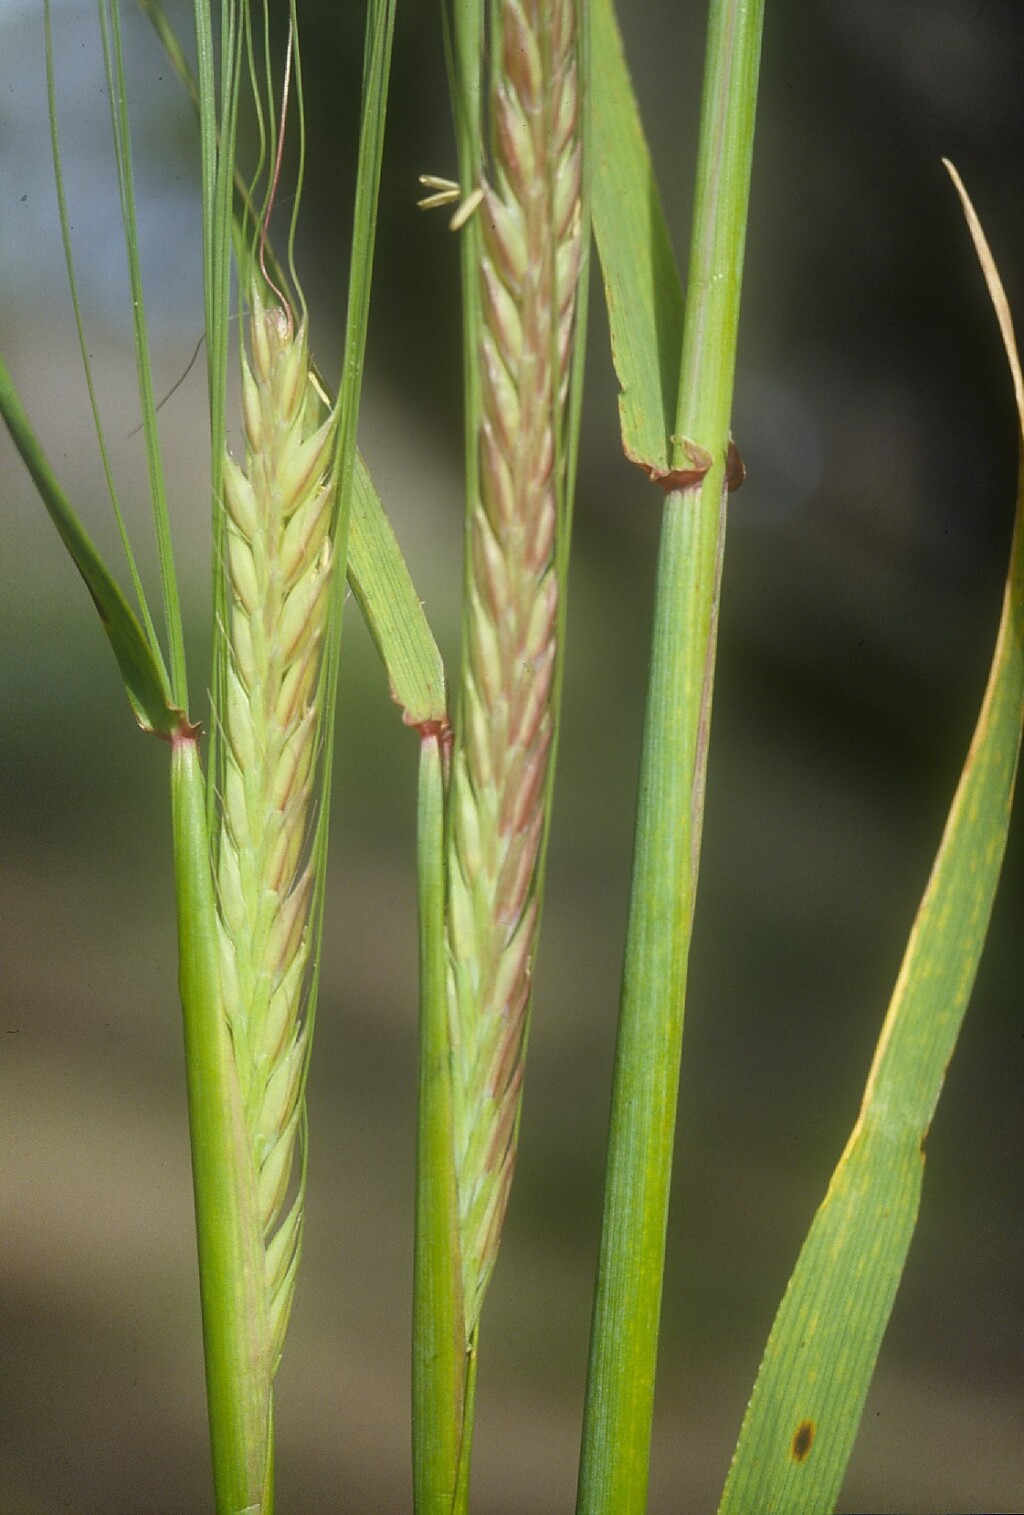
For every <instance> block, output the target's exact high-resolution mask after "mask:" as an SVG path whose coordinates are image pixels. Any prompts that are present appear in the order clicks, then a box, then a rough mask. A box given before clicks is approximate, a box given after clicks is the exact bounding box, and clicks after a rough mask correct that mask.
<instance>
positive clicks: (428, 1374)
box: [412, 732, 466, 1515]
mask: <svg viewBox="0 0 1024 1515" xmlns="http://www.w3.org/2000/svg"><path fill="white" fill-rule="evenodd" d="M443 740H444V737H443V736H442V735H441V734H438V733H433V732H431V733H424V736H423V741H422V745H421V748H420V785H419V821H418V836H417V854H418V859H419V914H420V920H419V934H420V1038H419V1041H420V1067H419V1101H418V1131H417V1141H416V1246H415V1260H414V1265H413V1359H412V1445H413V1491H414V1504H415V1509H416V1512H417V1515H451V1512H452V1509H453V1507H454V1505H455V1491H456V1484H457V1480H458V1474H459V1461H460V1456H461V1453H462V1434H463V1432H462V1426H463V1395H464V1382H465V1372H466V1352H465V1312H464V1310H463V1304H462V1287H461V1280H462V1272H461V1268H460V1266H459V1206H458V1198H457V1195H456V1187H455V1160H454V1137H453V1134H452V1080H451V1067H450V1064H449V1056H448V990H447V983H446V976H445V932H444V855H445V854H444V772H443V756H442V748H441V744H442V741H443Z"/></svg>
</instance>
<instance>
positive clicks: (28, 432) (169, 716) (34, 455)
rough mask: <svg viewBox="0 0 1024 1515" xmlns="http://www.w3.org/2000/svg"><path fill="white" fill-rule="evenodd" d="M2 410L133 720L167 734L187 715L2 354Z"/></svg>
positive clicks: (145, 727)
mask: <svg viewBox="0 0 1024 1515" xmlns="http://www.w3.org/2000/svg"><path fill="white" fill-rule="evenodd" d="M0 413H2V414H3V418H4V420H5V422H6V423H7V429H8V431H9V432H10V434H11V437H12V439H13V441H14V445H15V447H17V449H18V451H19V453H20V454H21V457H22V461H23V462H24V464H25V467H26V468H27V469H28V471H29V473H30V474H31V476H32V481H33V483H34V484H35V486H36V488H37V489H38V491H39V495H40V498H41V499H42V501H43V504H44V505H45V506H46V509H47V511H48V512H49V515H50V519H51V521H52V522H53V524H54V526H56V528H57V532H58V534H59V536H60V539H61V541H62V542H63V543H64V546H65V547H66V548H67V550H68V552H69V553H70V554H71V557H72V559H73V561H74V564H75V567H76V568H77V569H78V571H79V573H80V574H81V575H82V578H83V579H84V580H85V587H86V588H87V589H88V591H89V593H90V594H91V595H92V599H93V604H94V605H95V606H96V610H97V613H98V614H99V618H100V620H101V622H102V623H103V629H104V631H105V632H106V634H107V636H108V638H109V640H110V645H111V647H112V648H113V649H114V656H115V657H116V658H117V662H118V666H119V668H120V670H121V677H122V679H123V680H124V687H125V691H126V693H127V695H128V699H129V701H130V703H131V707H132V710H133V711H134V714H135V719H136V720H137V721H138V723H139V725H140V726H141V727H142V729H143V731H153V732H156V733H157V735H159V736H170V735H171V734H172V733H173V732H175V731H178V730H179V729H180V728H181V727H182V725H183V724H184V723H185V716H184V714H183V712H182V711H181V710H179V709H178V707H177V706H176V705H175V704H174V703H173V702H172V700H171V692H170V688H169V686H168V683H167V680H166V677H165V676H164V673H163V670H162V668H161V666H160V662H159V660H158V658H157V657H156V655H155V653H154V651H153V649H152V648H151V647H150V645H149V643H148V642H147V640H146V638H145V636H144V634H143V631H142V628H141V627H140V625H139V623H138V621H137V620H136V618H135V615H134V613H133V612H132V610H131V607H130V606H129V604H128V602H127V600H126V599H125V597H124V595H123V594H122V593H121V590H120V588H119V587H118V585H117V583H116V581H115V580H114V578H113V577H112V576H111V574H110V572H109V570H108V569H107V566H106V564H105V563H104V562H103V559H102V558H101V557H100V555H99V553H98V552H97V550H96V548H95V546H94V545H93V542H92V540H91V538H90V537H89V534H88V532H87V531H86V529H85V527H84V526H83V525H82V523H81V521H80V520H79V519H78V517H77V515H76V514H75V512H74V510H73V509H72V507H71V504H70V501H69V500H68V498H67V496H66V495H65V493H64V491H63V490H62V489H61V487H60V484H59V483H58V482H57V477H56V475H55V474H54V472H53V470H52V469H51V467H50V465H49V462H48V461H47V459H46V456H45V454H44V453H43V450H42V447H41V446H40V444H39V440H38V438H37V437H36V435H35V433H34V432H33V430H32V426H31V424H30V422H29V419H28V417H27V415H26V414H25V411H24V409H23V408H22V404H21V401H20V399H19V398H18V394H17V391H16V390H15V388H14V385H13V383H12V382H11V377H10V374H9V373H8V371H7V368H6V366H5V364H4V362H3V360H2V359H0Z"/></svg>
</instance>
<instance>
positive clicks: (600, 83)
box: [591, 0, 683, 475]
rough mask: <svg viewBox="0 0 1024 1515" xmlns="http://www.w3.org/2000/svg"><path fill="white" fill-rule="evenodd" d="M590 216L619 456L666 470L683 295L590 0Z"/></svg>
mask: <svg viewBox="0 0 1024 1515" xmlns="http://www.w3.org/2000/svg"><path fill="white" fill-rule="evenodd" d="M591 26H592V39H591V46H592V49H593V60H592V61H593V70H592V79H593V86H592V87H593V118H592V119H593V154H594V177H593V196H594V200H593V214H594V233H595V236H596V238H597V248H598V253H599V256H600V260H601V271H602V275H603V279H604V289H605V298H606V301H607V307H608V321H609V326H610V330H611V342H612V357H613V360H614V363H615V372H616V374H617V375H618V379H619V385H620V387H621V391H622V392H621V394H620V396H619V419H620V423H621V426H622V442H623V448H624V450H625V453H626V456H627V457H628V458H629V459H630V460H631V461H632V462H634V463H636V464H638V465H639V466H640V467H642V468H644V469H645V470H648V471H653V472H654V473H655V474H656V475H657V474H660V473H665V472H667V471H668V469H669V468H670V466H671V444H670V440H669V439H670V436H671V433H672V431H673V428H674V426H675V419H676V405H677V394H678V389H679V359H680V354H681V353H682V350H683V293H682V286H681V284H680V280H679V272H678V268H677V266H676V259H675V254H674V253H673V251H672V244H671V242H670V240H669V235H668V227H667V225H666V223H665V213H664V211H663V209H662V205H661V196H660V194H659V191H658V186H657V182H656V180H655V177H654V171H653V169H652V167H651V158H650V153H649V152H648V149H647V142H646V140H645V138H644V132H643V127H642V125H641V122H640V114H639V111H638V109H637V103H636V98H635V96H634V94H633V88H632V85H631V83H630V79H629V73H628V70H627V67H626V60H625V56H624V53H623V49H622V38H621V36H620V35H619V29H618V23H617V21H616V19H615V12H614V9H613V6H612V3H611V0H594V4H593V7H592V22H591Z"/></svg>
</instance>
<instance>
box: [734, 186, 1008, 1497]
mask: <svg viewBox="0 0 1024 1515" xmlns="http://www.w3.org/2000/svg"><path fill="white" fill-rule="evenodd" d="M954 180H955V181H956V183H957V187H958V189H959V190H960V193H961V196H962V198H963V200H964V206H965V211H966V213H967V217H968V221H969V224H970V226H971V231H972V235H973V236H974V239H975V245H976V247H977V251H978V255H979V259H980V261H981V263H982V266H983V269H984V271H985V275H986V279H987V281H988V284H989V289H990V292H991V294H992V297H993V303H994V305H995V307H996V311H997V315H998V316H999V320H1000V326H1001V329H1002V334H1003V340H1004V344H1005V346H1006V350H1007V357H1008V359H1009V363H1010V367H1011V370H1012V371H1013V375H1014V384H1015V388H1016V391H1017V401H1018V410H1019V415H1020V424H1021V442H1022V454H1024V386H1022V384H1021V380H1020V367H1019V363H1018V360H1017V352H1016V346H1015V343H1014V339H1013V333H1012V329H1011V327H1010V323H1009V314H1008V311H1007V308H1006V300H1005V296H1004V295H1003V291H1002V287H1001V285H1000V283H999V279H998V274H997V273H996V271H995V265H994V263H993V262H992V258H991V254H990V253H989V251H988V247H987V244H986V243H985V240H984V236H983V234H982V232H981V228H980V226H979V225H978V222H977V218H976V216H975V215H974V212H973V208H972V207H971V206H970V202H969V201H968V200H967V198H966V194H965V192H964V191H963V188H962V186H961V185H960V183H959V180H958V179H957V177H956V175H955V172H954ZM1022 518H1024V468H1022V472H1021V477H1020V480H1019V483H1018V503H1017V517H1016V522H1015V527H1014V538H1013V545H1012V548H1011V554H1010V566H1009V570H1008V574H1007V581H1006V590H1005V593H1004V597H1003V607H1002V614H1001V618H1000V624H999V632H998V636H997V640H996V647H995V653H994V656H993V660H992V667H991V671H990V674H989V680H988V685H987V688H986V691H985V696H984V700H983V702H982V707H981V712H980V715H979V718H978V724H977V726H976V728H975V733H974V738H973V740H972V743H971V747H970V750H969V752H968V755H967V760H966V762H965V764H964V768H963V773H962V775H961V778H960V782H959V784H958V787H957V790H956V794H955V796H954V799H953V803H952V807H951V809H950V813H949V818H948V820H947V823H946V827H945V830H944V833H943V836H942V840H941V843H940V845H939V850H938V853H937V855H936V859H935V863H934V866H933V868H932V872H931V876H930V878H929V880H928V884H927V887H926V889H925V893H924V897H923V899H922V901H921V906H920V909H919V911H918V914H917V918H916V920H915V922H914V926H913V930H912V931H911V935H910V940H909V942H908V945H907V950H906V954H905V956H904V960H903V964H902V967H901V969H900V973H899V977H898V980H897V983H896V988H895V991H894V994H893V998H892V1001H891V1003H890V1005H889V1009H888V1012H887V1014H886V1018H885V1022H884V1025H883V1028H882V1033H881V1036H880V1038H879V1042H878V1046H877V1049H876V1052H875V1059H874V1063H873V1065H872V1068H871V1072H870V1074H869V1076H868V1081H867V1086H866V1089H865V1092H864V1098H863V1103H862V1106H861V1111H860V1115H859V1116H858V1119H857V1122H856V1124H855V1126H854V1129H853V1132H852V1134H851V1136H850V1140H849V1143H848V1144H847V1147H846V1150H845V1152H844V1153H843V1155H842V1157H841V1158H840V1161H839V1164H838V1166H837V1168H836V1170H835V1173H834V1175H833V1178H832V1181H831V1183H830V1185H829V1189H828V1193H827V1194H826V1196H825V1199H824V1201H823V1203H822V1206H821V1208H820V1210H819V1211H818V1214H817V1215H816V1217H815V1219H814V1222H813V1223H812V1226H811V1229H810V1232H809V1233H808V1236H807V1239H806V1241H805V1243H804V1246H803V1248H802V1250H801V1253H800V1257H799V1259H798V1261H797V1265H796V1268H795V1270H794V1273H793V1276H792V1278H791V1279H790V1282H789V1285H788V1287H787V1290H786V1293H785V1295H784V1297H783V1300H782V1304H781V1305H780V1307H779V1311H778V1314H777V1316H776V1318H775V1322H774V1325H773V1326H772V1331H771V1335H770V1337H769V1340H768V1346H767V1348H766V1351H765V1356H764V1360H763V1362H762V1364H761V1368H760V1371H759V1373H758V1378H757V1382H756V1384H755V1387H754V1393H753V1396H752V1398H751V1401H750V1405H749V1407H748V1410H747V1414H746V1417H745V1420H744V1423H743V1429H742V1431H741V1433H740V1439H739V1443H738V1445H737V1448H736V1452H735V1455H734V1458H733V1463H732V1467H731V1469H730V1472H729V1477H728V1480H727V1482H726V1486H725V1490H724V1493H723V1496H722V1502H721V1505H720V1506H719V1515H745V1512H747V1511H749V1510H752V1509H757V1510H763V1511H766V1512H768V1511H773V1510H778V1511H787V1510H793V1509H799V1510H800V1511H801V1512H803V1511H806V1512H808V1515H816V1512H819V1511H820V1512H822V1515H825V1512H828V1511H830V1510H832V1508H833V1507H834V1505H835V1502H836V1500H837V1498H838V1496H839V1492H840V1488H841V1485H842V1480H843V1476H844V1474H845V1471H846V1466H847V1463H848V1461H849V1457H850V1453H851V1451H852V1449H853V1443H854V1440H855V1437H856V1434H857V1428H858V1425H859V1421H860V1416H861V1412H862V1410H863V1407H864V1401H865V1398H866V1396H867V1392H868V1387H869V1385H870V1382H871V1377H872V1374H873V1372H874V1367H875V1362H876V1360H877V1357H878V1352H879V1349H880V1347H881V1343H882V1337H883V1335H884V1333H885V1329H886V1326H887V1325H888V1321H889V1316H890V1314H891V1311H892V1306H893V1302H894V1300H895V1297H896V1291H897V1289H898V1287H899V1283H900V1279H901V1276H902V1273H903V1268H904V1265H905V1262H906V1258H907V1252H908V1249H909V1246H910V1241H911V1237H912V1236H913V1231H914V1226H915V1223H916V1220H917V1211H918V1204H919V1199H920V1192H921V1182H922V1178H923V1172H924V1146H925V1140H926V1137H927V1133H928V1128H929V1126H930V1124H931V1120H932V1117H933V1115H934V1113H935V1108H936V1105H937V1103H938V1100H939V1096H940V1094H941V1092H942V1086H943V1082H944V1079H945V1073H946V1068H947V1067H948V1064H949V1060H950V1058H951V1057H952V1055H953V1052H954V1050H955V1047H956V1040H957V1036H958V1035H959V1031H960V1027H961V1024H962V1022H963V1017H964V1014H965V1012H966V1009H967V1004H968V1000H969V998H970V994H971V990H972V988H973V985H974V979H975V976H976V973H977V969H978V963H979V961H980V958H981V952H982V948H983V946H984V942H985V937H986V934H987V930H988V922H989V918H990V915H991V911H992V904H993V900H994V897H995V891H996V887H997V884H998V880H999V873H1000V869H1001V866H1002V860H1003V854H1004V852H1005V848H1006V837H1007V831H1008V828H1009V820H1010V809H1011V802H1012V797H1013V789H1014V783H1015V779H1016V773H1017V766H1018V761H1019V755H1020V741H1021V723H1022V721H1024V526H1022Z"/></svg>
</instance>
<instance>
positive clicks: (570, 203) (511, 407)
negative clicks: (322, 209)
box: [447, 0, 582, 1339]
mask: <svg viewBox="0 0 1024 1515" xmlns="http://www.w3.org/2000/svg"><path fill="white" fill-rule="evenodd" d="M495 55H496V59H497V60H498V62H497V66H496V69H495V87H494V91H493V97H492V101H491V111H492V120H493V125H494V153H493V164H492V172H491V175H490V182H488V183H486V184H485V185H484V186H483V199H482V202H481V204H480V207H479V210H478V211H477V214H478V216H479V217H480V219H481V227H482V229H481V234H480V242H481V258H480V265H479V285H480V297H481V298H480V304H481V312H482V315H481V329H480V332H479V350H480V368H481V374H482V416H481V425H480V431H479V437H478V449H479V481H480V483H479V495H478V498H477V499H476V500H473V501H471V503H470V520H469V532H468V552H469V565H468V579H469V587H468V602H467V606H466V619H465V629H464V642H465V645H464V651H463V671H462V684H461V703H460V720H459V730H458V736H457V740H456V745H455V750H454V753H453V757H452V768H451V787H450V805H451V827H450V844H449V853H448V864H447V875H448V912H447V934H448V984H449V994H448V998H449V1018H450V1028H451V1029H450V1036H451V1046H452V1068H453V1111H454V1124H455V1144H456V1152H455V1166H456V1176H457V1186H458V1197H459V1220H460V1232H461V1249H462V1262H463V1295H464V1299H465V1308H466V1334H467V1339H468V1338H469V1336H470V1335H471V1334H472V1332H473V1330H474V1328H475V1326H476V1322H477V1320H478V1318H479V1313H480V1306H481V1302H482V1299H483V1294H484V1291H485V1289H486V1286H487V1282H488V1280H489V1278H490V1275H491V1271H492V1269H493V1267H494V1261H495V1255H496V1252H497V1247H498V1239H499V1235H500V1231H501V1225H502V1221H503V1218H504V1214H505V1208H506V1205H507V1202H508V1193H509V1186H510V1183H511V1178H512V1168H513V1163H514V1158H515V1136H516V1126H517V1121H518V1112H519V1096H520V1088H521V1082H522V1065H523V1050H524V1036H525V1030H526V1020H527V1011H528V1005H529V998H530V981H531V973H532V966H533V957H534V950H535V945H536V931H537V910H538V902H537V898H536V884H537V872H538V864H539V858H540V850H541V845H542V837H543V832H544V823H545V804H544V801H545V793H546V788H547V766H548V758H549V753H550V749H551V743H552V734H553V715H552V709H551V695H552V687H553V681H554V678H555V670H556V659H557V627H558V620H559V603H558V602H559V582H558V572H557V567H556V561H557V558H558V543H557V535H558V530H559V495H560V492H561V491H562V489H563V487H564V464H563V458H562V448H561V441H560V438H561V432H562V418H563V415H564V411H565V399H566V393H567V387H568V376H569V366H570V353H571V347H572V338H573V332H574V319H575V308H576V287H577V283H578V277H579V269H580V261H581V251H582V249H581V235H580V175H581V166H580V131H579V119H578V117H579V90H578V78H577V61H576V14H575V3H574V0H502V3H501V5H500V8H499V15H498V22H497V36H496V38H495Z"/></svg>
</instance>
